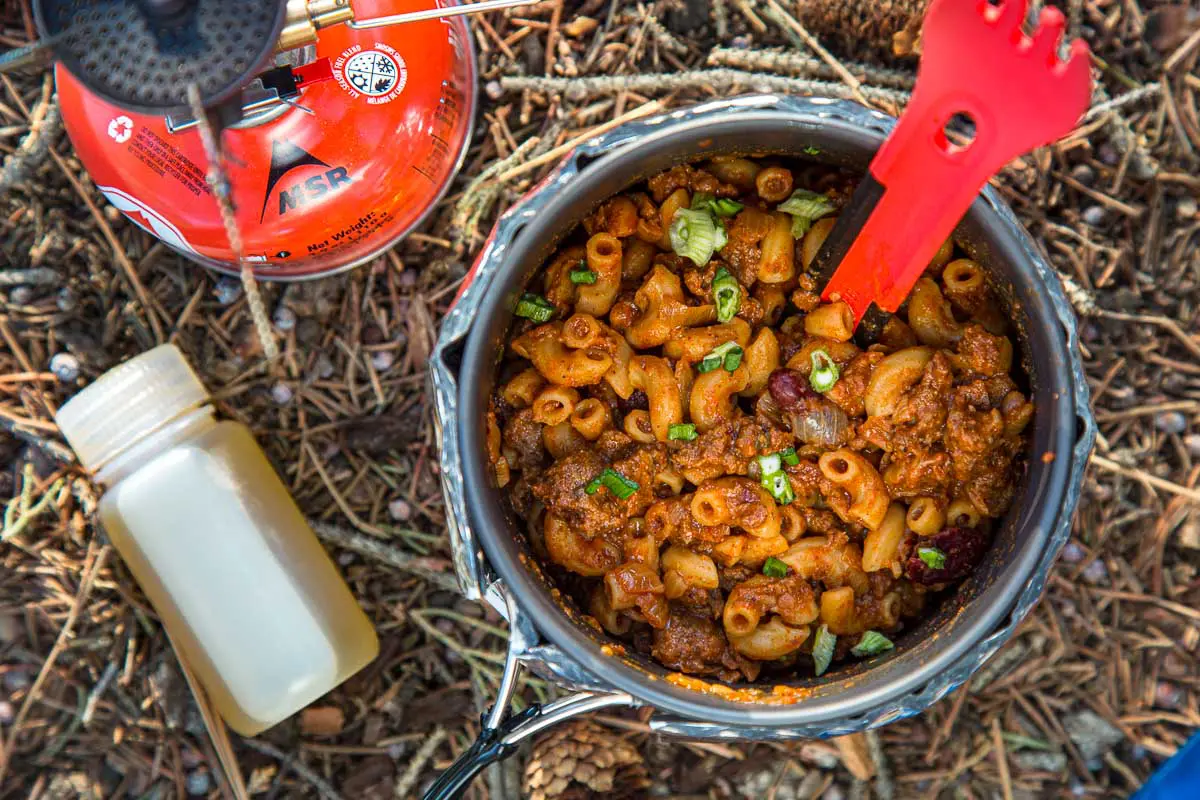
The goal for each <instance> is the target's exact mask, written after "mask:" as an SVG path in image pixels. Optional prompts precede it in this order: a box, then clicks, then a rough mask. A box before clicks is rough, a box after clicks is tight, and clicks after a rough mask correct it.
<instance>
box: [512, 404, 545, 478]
mask: <svg viewBox="0 0 1200 800" xmlns="http://www.w3.org/2000/svg"><path fill="white" fill-rule="evenodd" d="M504 446H505V447H506V448H508V449H509V450H512V451H513V452H514V453H516V457H515V459H514V461H515V463H514V464H513V466H514V467H516V468H517V469H519V470H521V471H522V472H525V473H527V474H529V473H537V472H540V471H541V469H542V465H543V464H544V463H545V460H546V449H545V448H544V447H542V423H540V422H535V421H534V419H533V411H532V409H528V408H526V409H522V410H521V411H518V412H517V413H516V414H514V415H513V418H512V419H511V420H509V423H508V425H506V426H505V427H504Z"/></svg>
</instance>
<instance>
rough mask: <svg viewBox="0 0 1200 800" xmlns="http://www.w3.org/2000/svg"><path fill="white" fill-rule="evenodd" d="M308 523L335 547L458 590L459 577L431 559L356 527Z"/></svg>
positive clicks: (318, 522)
mask: <svg viewBox="0 0 1200 800" xmlns="http://www.w3.org/2000/svg"><path fill="white" fill-rule="evenodd" d="M308 524H309V525H311V526H312V529H313V530H314V531H315V532H316V534H317V536H319V537H320V538H322V539H324V540H325V541H327V542H331V543H333V544H336V545H337V546H338V547H342V548H345V549H346V550H350V551H352V552H355V553H358V554H359V555H362V556H366V557H367V558H373V559H375V560H376V561H380V562H382V563H384V564H387V565H388V566H390V567H395V568H396V569H398V570H401V571H403V572H407V573H409V574H411V575H415V576H417V577H418V578H421V579H422V580H425V581H429V582H430V583H432V584H434V585H435V586H437V587H438V588H439V589H449V590H450V591H452V592H457V591H458V580H457V579H456V578H455V577H454V575H452V574H450V573H449V572H444V571H440V570H438V569H436V568H435V567H434V566H432V564H431V563H430V562H431V561H432V559H428V558H425V557H422V556H414V555H410V554H409V553H405V552H403V551H401V550H397V549H396V548H395V547H392V546H391V545H389V544H388V543H387V542H385V541H383V540H381V539H376V538H374V537H371V536H367V535H366V534H363V533H356V532H355V531H348V530H346V529H345V528H342V527H340V526H338V525H334V524H333V523H330V522H325V521H323V520H319V519H310V520H309V521H308Z"/></svg>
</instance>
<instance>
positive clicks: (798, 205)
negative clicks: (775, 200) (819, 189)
mask: <svg viewBox="0 0 1200 800" xmlns="http://www.w3.org/2000/svg"><path fill="white" fill-rule="evenodd" d="M779 210H780V211H782V212H783V213H785V214H791V215H792V236H793V237H795V238H797V239H799V238H800V237H801V236H803V235H804V234H805V233H806V232H807V231H808V229H809V227H811V226H812V224H813V222H815V221H816V220H818V219H820V218H821V217H823V216H825V215H826V214H828V213H830V212H832V211H833V203H832V202H830V200H829V198H828V197H826V196H825V195H823V194H817V193H816V192H810V191H808V190H807V189H797V190H796V191H794V192H792V196H791V197H789V198H788V199H787V200H784V201H783V202H782V203H780V204H779Z"/></svg>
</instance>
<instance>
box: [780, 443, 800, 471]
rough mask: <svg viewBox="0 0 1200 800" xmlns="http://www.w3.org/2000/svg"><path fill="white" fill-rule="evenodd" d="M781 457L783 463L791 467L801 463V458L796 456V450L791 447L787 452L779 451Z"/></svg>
mask: <svg viewBox="0 0 1200 800" xmlns="http://www.w3.org/2000/svg"><path fill="white" fill-rule="evenodd" d="M779 457H780V458H782V459H783V463H785V464H787V465H788V466H789V467H794V466H796V465H797V464H799V463H800V456H798V455H796V448H794V447H789V448H787V449H786V450H780V451H779Z"/></svg>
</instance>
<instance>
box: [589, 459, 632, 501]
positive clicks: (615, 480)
mask: <svg viewBox="0 0 1200 800" xmlns="http://www.w3.org/2000/svg"><path fill="white" fill-rule="evenodd" d="M601 486H603V487H604V488H606V489H608V490H609V491H610V492H612V493H613V494H614V495H616V496H617V497H618V498H620V499H621V500H628V499H629V498H630V497H632V496H633V494H634V492H636V491H637V490H638V489H639V488H641V487H640V486H639V485H638V484H637V482H635V481H631V480H629V479H628V478H626V477H625V476H624V475H622V474H621V473H619V472H617V471H616V470H615V469H612V468H611V467H609V468H607V469H605V470H604V472H601V473H600V474H599V475H598V476H596V478H594V479H593V480H592V481H591V482H590V483H589V484H588V485H587V486H585V487H583V490H584V491H585V492H587V493H588V494H595V493H596V492H598V491H600V487H601Z"/></svg>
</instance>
